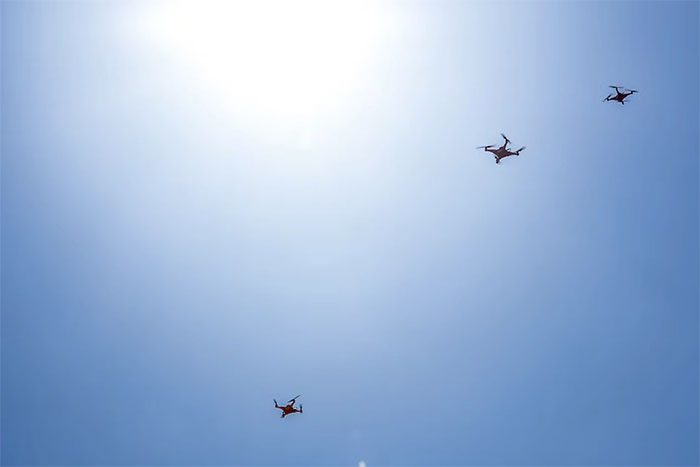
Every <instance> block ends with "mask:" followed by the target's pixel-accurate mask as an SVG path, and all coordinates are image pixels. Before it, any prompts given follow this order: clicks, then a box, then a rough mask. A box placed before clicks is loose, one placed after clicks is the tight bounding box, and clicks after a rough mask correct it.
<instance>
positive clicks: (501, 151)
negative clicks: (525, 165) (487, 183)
mask: <svg viewBox="0 0 700 467" xmlns="http://www.w3.org/2000/svg"><path fill="white" fill-rule="evenodd" d="M501 136H502V137H503V140H504V141H503V145H502V146H500V147H496V146H494V145H493V144H489V145H487V146H479V147H477V149H483V150H484V151H487V152H490V153H491V154H493V156H494V157H495V158H496V164H499V163H500V162H501V159H503V158H504V157H510V156H519V155H520V151H522V150H523V149H525V146H523V147H521V148H520V149H517V150H515V151H513V150H512V149H509V148H508V145H509V144H510V140H509V139H508V137H507V136H506V135H504V134H503V133H501Z"/></svg>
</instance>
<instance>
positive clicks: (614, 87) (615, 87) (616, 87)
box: [608, 86, 622, 89]
mask: <svg viewBox="0 0 700 467" xmlns="http://www.w3.org/2000/svg"><path fill="white" fill-rule="evenodd" d="M608 87H609V88H613V89H619V88H621V87H622V86H608Z"/></svg>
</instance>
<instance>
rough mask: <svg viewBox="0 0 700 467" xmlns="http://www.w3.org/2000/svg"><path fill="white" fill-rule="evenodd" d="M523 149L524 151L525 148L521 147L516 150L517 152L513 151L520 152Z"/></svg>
mask: <svg viewBox="0 0 700 467" xmlns="http://www.w3.org/2000/svg"><path fill="white" fill-rule="evenodd" d="M523 149H525V146H523V147H522V148H520V149H518V150H517V151H515V152H520V151H522V150H523Z"/></svg>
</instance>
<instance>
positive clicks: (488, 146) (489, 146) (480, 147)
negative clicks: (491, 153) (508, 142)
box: [476, 144, 493, 149]
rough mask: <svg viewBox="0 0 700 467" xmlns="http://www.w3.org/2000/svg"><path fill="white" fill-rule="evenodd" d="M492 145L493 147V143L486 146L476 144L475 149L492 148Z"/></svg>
mask: <svg viewBox="0 0 700 467" xmlns="http://www.w3.org/2000/svg"><path fill="white" fill-rule="evenodd" d="M492 147H493V144H489V145H486V146H477V147H476V149H484V148H492Z"/></svg>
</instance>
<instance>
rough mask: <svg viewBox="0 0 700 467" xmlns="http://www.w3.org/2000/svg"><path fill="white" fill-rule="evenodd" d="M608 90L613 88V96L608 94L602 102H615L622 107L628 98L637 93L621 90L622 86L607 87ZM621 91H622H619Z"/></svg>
mask: <svg viewBox="0 0 700 467" xmlns="http://www.w3.org/2000/svg"><path fill="white" fill-rule="evenodd" d="M608 87H610V88H613V89H614V90H615V93H614V94H608V97H606V98H605V99H603V102H608V101H617V102H619V103H620V104H622V105H625V99H627V98H628V97H629V96H631V95H632V94H634V93H635V92H637V91H636V90H635V89H627V90H625V88H623V87H622V86H608ZM621 89H622V91H620V90H621Z"/></svg>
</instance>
